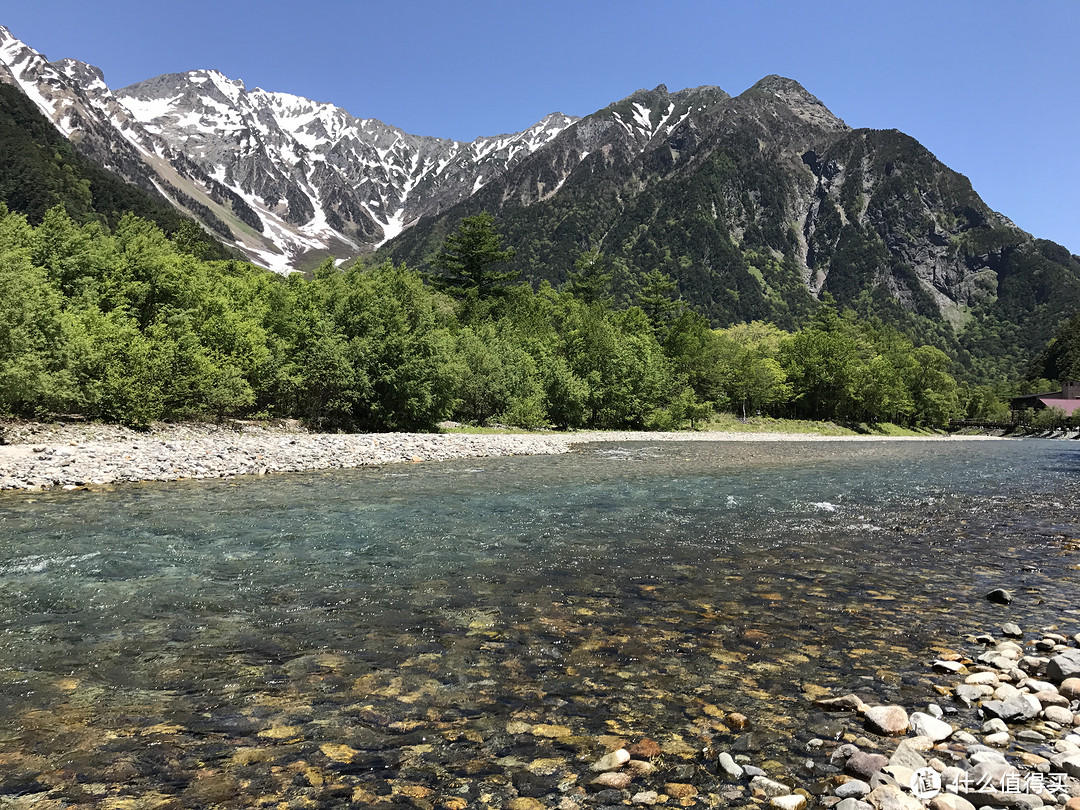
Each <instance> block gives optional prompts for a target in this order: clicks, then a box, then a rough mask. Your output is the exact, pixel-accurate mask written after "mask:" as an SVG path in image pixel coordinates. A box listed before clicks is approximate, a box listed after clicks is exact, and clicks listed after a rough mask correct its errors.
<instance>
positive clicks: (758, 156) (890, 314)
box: [383, 76, 1080, 379]
mask: <svg viewBox="0 0 1080 810" xmlns="http://www.w3.org/2000/svg"><path fill="white" fill-rule="evenodd" d="M552 188H557V189H558V193H557V194H551V193H550V192H549V191H548V190H549V189H552ZM483 210H486V211H490V212H492V213H493V214H495V215H496V216H497V217H498V218H499V225H500V230H501V232H502V233H503V235H504V237H505V242H506V244H509V245H513V246H514V247H515V248H516V250H517V258H516V260H515V267H514V268H512V269H518V270H521V271H522V272H523V273H524V274H525V275H526V277H529V278H532V279H534V280H540V279H543V280H547V281H550V282H552V283H554V284H559V283H561V282H562V281H564V280H565V279H566V278H567V274H568V272H569V271H570V270H571V269H572V268H573V266H574V261H575V259H576V258H577V257H578V256H579V255H580V254H581V252H582V251H583V250H586V249H595V250H600V251H602V252H603V253H604V255H605V256H606V257H607V258H608V259H609V260H611V261H613V262H614V263H615V265H616V266H617V267H618V266H620V265H622V266H625V267H629V268H636V269H637V271H638V272H645V271H649V270H653V269H660V270H662V271H663V272H665V273H667V274H668V275H669V276H671V277H672V278H673V279H675V280H676V281H677V282H678V290H679V292H680V293H681V295H682V297H683V298H684V299H685V300H687V301H688V302H690V303H691V304H693V305H694V306H696V307H697V308H698V309H700V310H701V311H702V312H704V313H705V314H706V315H708V316H709V317H710V319H711V320H712V321H713V322H714V323H716V324H717V325H728V324H732V323H738V322H741V321H746V320H752V319H763V320H769V321H772V322H774V323H777V324H779V325H781V326H784V327H789V328H790V327H795V326H797V325H799V324H800V323H801V322H802V320H803V319H804V318H805V317H806V315H807V314H808V313H809V312H810V311H812V309H813V308H814V307H815V306H816V299H818V298H820V297H821V296H822V295H824V294H826V293H828V294H830V295H832V296H833V297H834V298H835V299H836V300H837V301H838V302H839V303H840V304H842V305H845V306H850V307H852V308H854V309H856V310H857V311H859V312H861V313H862V314H864V315H876V316H879V317H881V318H882V319H883V320H885V321H887V322H889V323H892V324H894V325H896V326H899V327H900V328H901V329H903V330H904V331H906V332H907V333H908V334H910V335H911V336H912V337H914V338H915V339H917V340H919V341H923V342H930V343H934V344H936V345H938V346H940V347H942V348H943V349H945V350H946V351H947V352H948V353H949V354H950V356H952V357H954V358H956V359H957V360H958V361H959V363H960V364H961V366H962V368H963V370H964V371H965V373H966V374H967V376H969V378H973V379H1000V378H1002V377H1007V376H1015V375H1016V374H1017V373H1018V372H1019V371H1020V370H1021V369H1022V368H1024V367H1025V366H1026V365H1027V363H1028V362H1029V361H1030V359H1031V358H1032V357H1033V356H1034V355H1036V354H1038V352H1039V351H1040V350H1041V349H1042V347H1043V346H1045V345H1046V342H1047V341H1048V340H1049V339H1050V338H1051V337H1052V336H1053V335H1054V334H1055V332H1056V330H1057V329H1058V328H1059V327H1060V325H1061V324H1062V323H1063V322H1064V320H1065V319H1067V318H1068V317H1069V316H1070V315H1072V314H1074V313H1075V312H1078V311H1080V258H1078V257H1076V256H1071V255H1070V254H1069V253H1068V251H1067V250H1065V249H1064V248H1062V247H1061V246H1059V245H1055V244H1053V243H1051V242H1046V241H1043V240H1037V239H1034V238H1033V237H1032V236H1031V235H1030V234H1027V233H1025V232H1024V231H1021V230H1020V229H1019V228H1017V227H1016V226H1015V225H1014V224H1013V223H1012V222H1011V221H1009V220H1008V219H1007V218H1006V217H1004V216H1003V215H1001V214H998V213H996V212H994V211H992V210H991V209H990V208H989V207H988V206H987V205H986V204H985V203H984V202H983V201H982V200H981V199H980V198H979V196H978V195H977V194H976V193H975V191H974V190H973V189H972V187H971V184H970V182H969V181H968V180H967V179H966V178H965V177H963V176H962V175H960V174H958V173H956V172H954V171H952V170H951V169H949V168H948V167H947V166H945V165H944V164H942V163H941V162H940V161H938V160H937V159H936V158H935V157H934V156H933V155H932V154H931V153H930V152H929V151H927V150H926V149H925V148H924V147H923V146H921V145H920V144H919V143H918V142H917V141H916V140H915V139H913V138H911V137H909V136H907V135H904V134H903V133H901V132H898V131H896V130H868V129H852V128H851V127H849V126H847V125H846V124H845V123H844V122H843V121H842V120H841V119H839V118H837V117H836V116H835V115H833V114H832V113H831V112H830V111H829V110H828V109H827V108H826V107H825V105H824V104H822V102H821V101H820V100H819V99H817V98H816V97H814V96H813V95H812V94H810V93H809V92H807V91H806V90H805V89H804V88H803V87H802V86H800V85H799V84H798V83H797V82H794V81H792V80H790V79H785V78H781V77H778V76H769V77H766V78H764V79H762V80H761V81H760V82H758V83H757V84H756V85H754V86H753V87H752V88H750V89H749V90H747V91H746V92H744V93H742V94H741V95H739V96H737V97H731V96H729V95H728V94H726V93H724V92H723V91H721V90H719V89H717V88H697V89H694V90H684V91H680V92H676V93H669V92H668V91H667V89H666V88H665V87H663V86H661V87H658V88H656V89H655V90H651V91H646V90H641V91H638V92H637V93H635V94H633V95H631V96H630V97H629V98H627V99H624V100H623V101H621V102H618V103H617V104H614V105H611V106H610V107H607V108H605V109H604V110H600V111H599V112H597V113H594V114H593V115H590V116H587V117H585V118H583V119H582V120H581V121H578V122H577V123H576V124H574V125H572V126H570V127H568V128H567V129H566V130H565V131H564V132H562V133H560V134H559V135H558V136H557V137H555V138H554V139H553V140H552V141H551V143H549V144H548V145H547V146H546V147H544V148H543V149H541V150H538V151H537V152H536V153H534V154H532V155H530V156H529V157H528V158H526V159H524V160H522V161H521V162H520V163H518V164H517V165H516V166H514V167H512V168H511V169H510V170H509V171H507V172H506V173H505V174H504V175H502V176H501V177H500V178H498V179H497V180H495V181H492V182H491V183H488V184H487V185H486V186H484V188H482V189H480V190H479V191H478V192H477V193H476V194H474V195H473V196H472V197H470V198H469V199H468V200H465V201H463V202H461V203H459V204H458V205H456V206H454V207H453V208H450V209H447V210H446V211H445V212H444V213H443V214H441V215H440V216H438V217H434V218H429V219H427V220H424V221H423V222H421V223H419V224H418V225H417V226H416V227H414V228H412V229H410V230H409V231H406V232H405V233H404V234H402V235H401V236H400V237H398V238H397V239H396V240H394V241H393V242H392V243H390V244H389V245H387V246H386V247H385V248H384V249H383V252H384V253H385V254H386V255H388V256H390V257H392V258H394V259H396V260H404V261H408V262H409V263H410V264H413V265H416V266H420V267H423V266H425V263H426V260H427V257H428V256H430V255H431V253H432V252H433V251H434V250H435V249H436V248H437V246H438V245H439V244H441V242H442V240H443V238H445V235H446V233H447V232H449V230H451V229H452V228H453V227H455V225H456V223H457V222H458V221H459V220H460V219H461V218H462V217H465V216H468V215H471V214H475V213H478V212H479V211H483ZM616 279H618V274H616ZM629 281H630V283H629V285H627V286H626V287H624V289H623V290H621V291H620V290H616V292H622V293H623V294H624V297H625V298H626V299H628V300H633V290H634V286H633V282H634V279H633V278H631V279H630V280H629Z"/></svg>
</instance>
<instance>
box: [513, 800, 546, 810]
mask: <svg viewBox="0 0 1080 810" xmlns="http://www.w3.org/2000/svg"><path fill="white" fill-rule="evenodd" d="M506 810H544V803H543V802H541V801H540V800H539V799H527V798H517V799H511V800H510V801H509V802H507V804H506Z"/></svg>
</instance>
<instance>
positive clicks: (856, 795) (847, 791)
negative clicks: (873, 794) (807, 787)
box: [833, 779, 870, 799]
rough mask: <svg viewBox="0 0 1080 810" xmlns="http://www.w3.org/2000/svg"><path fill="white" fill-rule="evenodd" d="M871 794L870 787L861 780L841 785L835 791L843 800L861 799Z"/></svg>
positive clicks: (853, 780)
mask: <svg viewBox="0 0 1080 810" xmlns="http://www.w3.org/2000/svg"><path fill="white" fill-rule="evenodd" d="M869 792H870V785H868V784H866V782H864V781H862V780H861V779H852V780H851V781H850V782H844V784H842V785H839V786H838V787H837V788H836V790H834V791H833V793H835V794H836V795H837V796H839V797H840V798H841V799H861V798H862V797H863V796H865V795H866V794H868V793H869Z"/></svg>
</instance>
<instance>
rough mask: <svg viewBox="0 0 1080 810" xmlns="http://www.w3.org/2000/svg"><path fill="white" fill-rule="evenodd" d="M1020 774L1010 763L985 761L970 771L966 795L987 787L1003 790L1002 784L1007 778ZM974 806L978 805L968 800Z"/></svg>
mask: <svg viewBox="0 0 1080 810" xmlns="http://www.w3.org/2000/svg"><path fill="white" fill-rule="evenodd" d="M1019 773H1020V772H1019V771H1018V770H1016V768H1014V767H1013V766H1012V765H1010V764H1009V763H1008V762H996V761H994V760H984V761H982V762H979V763H978V764H976V765H975V766H973V767H972V769H971V770H970V771H968V778H967V788H968V790H967V791H965V793H967V794H970V793H971V792H977V791H978V790H979V788H980V787H982V786H983V785H986V786H987V787H988V788H997V789H999V790H1000V789H1001V785H1002V782H1003V781H1004V780H1005V777H1006V776H1015V775H1017V774H1019ZM968 800H969V801H971V802H972V803H973V804H974V803H976V802H975V800H973V799H970V797H969V799H968Z"/></svg>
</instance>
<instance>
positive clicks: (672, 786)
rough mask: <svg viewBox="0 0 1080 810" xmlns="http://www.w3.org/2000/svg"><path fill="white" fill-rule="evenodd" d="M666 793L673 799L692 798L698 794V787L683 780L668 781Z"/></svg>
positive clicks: (665, 786)
mask: <svg viewBox="0 0 1080 810" xmlns="http://www.w3.org/2000/svg"><path fill="white" fill-rule="evenodd" d="M664 793H666V794H667V795H668V796H670V797H671V798H673V799H692V798H694V797H695V796H697V788H696V787H694V786H693V785H686V784H683V783H681V782H668V783H667V784H666V785H664Z"/></svg>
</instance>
